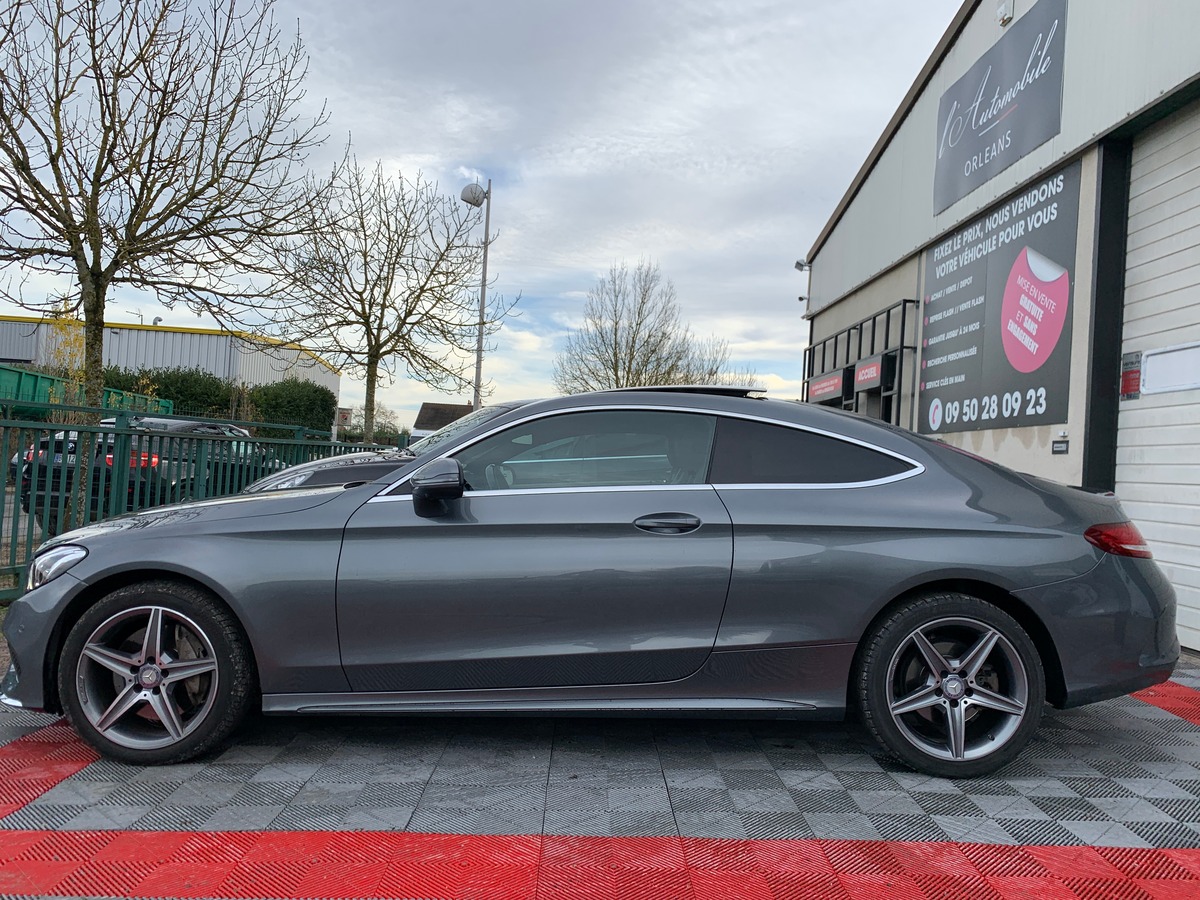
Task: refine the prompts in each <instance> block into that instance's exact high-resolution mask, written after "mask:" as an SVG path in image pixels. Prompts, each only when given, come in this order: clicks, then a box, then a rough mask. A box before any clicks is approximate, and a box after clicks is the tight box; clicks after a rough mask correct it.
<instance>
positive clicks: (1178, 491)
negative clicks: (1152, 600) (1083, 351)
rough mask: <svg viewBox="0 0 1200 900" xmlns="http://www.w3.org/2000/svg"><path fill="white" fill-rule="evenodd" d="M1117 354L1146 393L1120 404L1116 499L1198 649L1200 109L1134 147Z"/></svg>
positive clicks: (1184, 634) (1184, 637) (1187, 638)
mask: <svg viewBox="0 0 1200 900" xmlns="http://www.w3.org/2000/svg"><path fill="white" fill-rule="evenodd" d="M1127 247H1128V255H1127V259H1126V275H1125V317H1124V332H1123V335H1122V344H1123V346H1122V350H1123V352H1124V353H1125V354H1130V353H1135V352H1141V353H1142V354H1143V356H1142V365H1143V379H1144V387H1145V388H1146V390H1143V391H1142V393H1141V396H1140V397H1138V398H1137V399H1129V400H1122V401H1121V407H1120V416H1119V419H1118V434H1117V473H1116V476H1117V494H1118V495H1119V496H1120V497H1121V500H1122V502H1123V504H1124V506H1125V509H1126V511H1127V512H1128V513H1129V514H1130V516H1131V517H1132V518H1133V519H1134V521H1135V522H1137V524H1138V526H1139V527H1140V528H1141V529H1142V532H1143V534H1145V536H1146V538H1147V540H1148V541H1149V542H1150V545H1151V549H1152V550H1153V551H1154V556H1155V558H1156V559H1157V560H1158V561H1159V564H1160V565H1161V566H1162V567H1163V569H1164V570H1165V571H1166V573H1167V576H1168V577H1169V578H1170V579H1171V582H1172V583H1173V584H1174V585H1175V590H1176V593H1177V595H1178V597H1179V639H1180V641H1181V642H1182V643H1183V645H1184V646H1185V647H1190V648H1193V649H1200V388H1197V385H1200V105H1194V106H1191V107H1188V108H1186V109H1184V110H1183V111H1181V112H1180V113H1177V114H1176V115H1174V116H1172V117H1171V118H1169V119H1167V120H1164V121H1163V122H1160V123H1159V124H1158V125H1156V126H1154V127H1153V128H1151V129H1149V130H1148V131H1147V132H1146V133H1144V134H1143V135H1141V136H1140V137H1139V138H1138V140H1137V141H1136V142H1135V143H1134V149H1133V165H1132V170H1131V173H1130V190H1129V235H1128V245H1127Z"/></svg>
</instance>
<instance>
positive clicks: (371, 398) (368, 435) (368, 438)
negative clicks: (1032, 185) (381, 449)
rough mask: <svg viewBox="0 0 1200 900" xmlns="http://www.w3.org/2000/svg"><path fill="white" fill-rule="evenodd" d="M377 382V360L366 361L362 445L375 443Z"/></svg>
mask: <svg viewBox="0 0 1200 900" xmlns="http://www.w3.org/2000/svg"><path fill="white" fill-rule="evenodd" d="M377 381H379V360H377V359H370V360H368V361H367V396H366V399H365V400H364V401H363V443H364V444H370V443H373V442H374V441H375V383H376V382H377Z"/></svg>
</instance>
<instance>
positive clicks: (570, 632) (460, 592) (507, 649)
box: [337, 410, 733, 691]
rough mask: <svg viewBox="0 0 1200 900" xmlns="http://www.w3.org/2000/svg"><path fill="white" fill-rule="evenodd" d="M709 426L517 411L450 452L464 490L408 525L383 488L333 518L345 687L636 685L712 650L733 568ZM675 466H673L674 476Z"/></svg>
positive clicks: (688, 419) (662, 417) (649, 417)
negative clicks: (711, 463)
mask: <svg viewBox="0 0 1200 900" xmlns="http://www.w3.org/2000/svg"><path fill="white" fill-rule="evenodd" d="M713 431H714V422H713V419H712V418H711V417H708V416H704V415H697V414H688V413H676V412H669V411H655V410H591V411H573V412H565V413H561V414H558V415H548V416H542V417H535V418H531V419H530V420H527V421H525V422H522V423H519V424H517V425H513V426H510V427H507V428H505V429H504V430H502V431H501V432H499V433H497V434H493V435H490V436H487V437H485V438H483V439H481V440H479V441H477V442H475V443H473V444H472V445H470V446H469V447H466V448H463V449H461V450H459V451H457V452H455V453H453V454H452V455H453V456H454V457H455V458H456V459H458V460H459V462H460V463H461V464H462V467H463V472H464V475H465V478H466V482H467V489H466V491H465V493H464V495H463V497H462V499H461V500H456V501H450V502H448V503H447V506H446V510H445V515H439V516H435V517H430V518H423V517H422V516H420V515H418V514H417V511H416V510H414V506H413V503H412V499H411V496H409V495H407V494H406V493H405V492H404V489H403V488H401V489H400V490H398V491H393V492H392V493H390V494H386V495H383V496H379V497H376V498H373V499H372V500H371V501H370V502H368V503H366V504H364V505H363V506H362V508H361V509H359V510H358V511H357V512H356V513H355V514H354V516H353V517H352V518H351V519H350V521H349V523H348V525H347V527H346V532H345V539H344V544H343V550H342V557H341V562H340V565H339V569H338V599H337V604H338V633H339V637H340V641H341V647H342V660H343V665H344V667H345V669H346V674H347V676H348V678H349V679H350V683H351V684H352V685H353V687H354V689H355V690H358V691H419V690H444V689H458V690H476V689H490V688H521V687H544V686H557V685H590V684H596V685H599V684H610V685H611V684H636V683H646V682H657V681H669V680H674V679H679V678H684V677H686V676H687V675H690V674H691V673H693V672H695V671H696V670H697V669H698V668H700V666H701V665H703V663H704V661H705V660H706V659H707V657H708V655H709V653H710V652H711V650H712V646H713V643H714V641H715V638H716V633H717V629H718V627H719V625H720V621H721V615H722V611H723V609H724V605H725V597H726V593H727V590H728V585H729V577H730V571H731V567H732V559H733V539H732V536H731V526H730V520H729V516H728V514H727V513H726V511H725V507H724V505H723V504H722V503H721V501H720V499H719V498H718V497H717V495H716V492H715V491H714V490H713V489H712V488H711V487H710V486H709V485H708V484H707V483H706V482H705V477H704V476H705V473H706V471H707V466H708V459H709V455H710V453H711V447H712V439H713ZM685 467H686V468H685Z"/></svg>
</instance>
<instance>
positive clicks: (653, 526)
mask: <svg viewBox="0 0 1200 900" xmlns="http://www.w3.org/2000/svg"><path fill="white" fill-rule="evenodd" d="M633 524H634V526H635V527H637V528H640V529H641V530H642V531H648V532H650V533H651V534H687V533H688V532H689V531H695V530H696V529H697V528H699V527H700V525H701V522H700V519H699V518H698V517H696V516H693V515H690V514H688V513H655V514H654V515H652V516H642V517H641V518H640V519H634V520H633Z"/></svg>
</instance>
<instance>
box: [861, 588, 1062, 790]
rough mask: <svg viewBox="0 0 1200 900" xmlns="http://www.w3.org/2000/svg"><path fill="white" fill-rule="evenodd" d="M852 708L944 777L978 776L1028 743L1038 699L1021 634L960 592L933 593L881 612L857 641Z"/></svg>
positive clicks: (1029, 649) (1007, 619)
mask: <svg viewBox="0 0 1200 900" xmlns="http://www.w3.org/2000/svg"><path fill="white" fill-rule="evenodd" d="M856 687H857V693H858V701H859V707H860V709H861V712H862V715H863V720H864V722H865V723H866V725H867V727H868V728H869V729H870V730H871V732H872V733H873V734H874V735H875V737H876V738H877V739H878V740H879V742H880V743H881V744H883V746H884V747H885V748H887V749H888V750H889V751H891V752H892V753H893V754H894V755H895V756H897V757H898V758H899V759H901V760H902V761H903V762H905V763H907V764H908V765H910V766H912V768H914V769H916V770H918V771H920V772H925V773H926V774H929V775H934V776H937V777H942V778H969V777H973V776H978V775H985V774H988V773H990V772H993V771H995V770H996V769H999V768H1000V767H1001V766H1003V765H1005V764H1006V763H1008V762H1009V761H1011V760H1012V759H1013V758H1014V757H1015V756H1016V755H1017V754H1018V753H1019V752H1020V751H1021V749H1022V748H1023V747H1024V746H1025V744H1027V743H1028V742H1029V739H1030V738H1031V737H1032V736H1033V733H1034V732H1035V731H1036V730H1037V727H1038V722H1039V721H1040V720H1041V716H1042V707H1043V706H1044V704H1045V700H1046V686H1045V675H1044V670H1043V667H1042V662H1041V658H1040V656H1039V655H1038V651H1037V648H1036V647H1035V646H1034V643H1033V641H1032V639H1031V638H1030V637H1029V635H1028V634H1027V633H1026V631H1025V629H1023V628H1022V627H1021V625H1020V624H1019V623H1018V622H1017V621H1016V619H1014V618H1013V617H1012V616H1010V615H1009V614H1008V613H1006V612H1004V611H1003V610H1002V609H1000V608H999V607H997V606H995V605H994V604H991V603H988V602H986V601H984V600H981V599H979V598H978V597H972V596H970V595H967V594H959V593H944V594H932V595H928V596H925V597H920V598H917V599H914V600H912V601H910V602H908V603H906V604H904V605H902V606H900V607H898V608H897V609H895V610H893V611H892V612H890V613H889V614H888V615H886V616H885V617H884V618H883V619H882V620H881V621H880V622H879V623H877V624H876V626H875V627H874V628H873V629H872V630H871V631H870V632H869V633H868V635H867V636H866V638H865V639H864V644H863V652H862V655H861V659H860V665H859V667H858V672H857V685H856Z"/></svg>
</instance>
